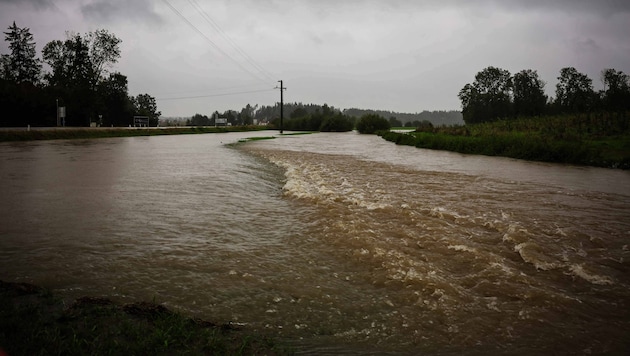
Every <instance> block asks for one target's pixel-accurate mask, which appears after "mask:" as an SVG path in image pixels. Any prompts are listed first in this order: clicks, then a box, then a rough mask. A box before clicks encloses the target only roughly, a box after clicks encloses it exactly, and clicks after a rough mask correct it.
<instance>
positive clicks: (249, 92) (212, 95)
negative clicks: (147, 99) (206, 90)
mask: <svg viewBox="0 0 630 356" xmlns="http://www.w3.org/2000/svg"><path fill="white" fill-rule="evenodd" d="M272 90H276V88H273V89H259V90H248V91H240V92H233V93H220V94H208V95H195V96H179V97H168V98H157V99H156V100H182V99H199V98H211V97H216V96H230V95H240V94H251V93H262V92H266V91H272Z"/></svg>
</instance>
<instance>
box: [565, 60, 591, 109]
mask: <svg viewBox="0 0 630 356" xmlns="http://www.w3.org/2000/svg"><path fill="white" fill-rule="evenodd" d="M558 80H559V82H558V84H556V105H557V107H558V108H559V109H560V110H561V111H564V112H587V111H590V110H591V109H592V108H593V107H594V104H595V92H594V91H593V81H592V80H591V79H590V78H589V77H588V76H587V75H586V74H583V73H580V72H578V71H577V70H576V69H575V68H573V67H566V68H562V69H561V70H560V76H559V77H558Z"/></svg>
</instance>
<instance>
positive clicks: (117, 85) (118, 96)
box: [97, 73, 135, 126]
mask: <svg viewBox="0 0 630 356" xmlns="http://www.w3.org/2000/svg"><path fill="white" fill-rule="evenodd" d="M97 94H98V95H97V96H98V99H99V101H98V108H97V113H98V117H99V124H100V125H102V126H128V125H130V124H131V123H132V121H131V118H132V117H133V115H134V110H135V108H134V106H133V103H132V101H131V99H130V98H129V94H128V89H127V77H126V76H124V75H122V74H120V73H110V75H109V77H107V78H105V79H103V80H102V81H101V82H100V83H99V84H98V87H97Z"/></svg>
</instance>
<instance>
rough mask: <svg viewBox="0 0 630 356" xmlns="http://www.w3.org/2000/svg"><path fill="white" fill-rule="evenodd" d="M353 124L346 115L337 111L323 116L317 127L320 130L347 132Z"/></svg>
mask: <svg viewBox="0 0 630 356" xmlns="http://www.w3.org/2000/svg"><path fill="white" fill-rule="evenodd" d="M353 126H354V124H353V122H352V120H351V119H350V118H349V117H347V116H346V115H344V114H342V113H340V112H337V113H335V114H332V115H329V116H327V117H325V118H324V119H323V121H322V123H321V125H320V127H319V131H322V132H347V131H352V128H353Z"/></svg>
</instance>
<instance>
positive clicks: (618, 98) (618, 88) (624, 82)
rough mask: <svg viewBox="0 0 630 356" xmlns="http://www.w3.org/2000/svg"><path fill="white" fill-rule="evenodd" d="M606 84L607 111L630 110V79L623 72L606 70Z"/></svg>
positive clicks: (604, 77)
mask: <svg viewBox="0 0 630 356" xmlns="http://www.w3.org/2000/svg"><path fill="white" fill-rule="evenodd" d="M601 75H602V82H603V83H604V92H603V98H602V99H603V101H604V105H605V107H606V108H607V109H610V110H628V109H630V77H629V76H628V75H627V74H625V73H624V72H622V71H617V70H615V69H611V68H608V69H604V70H603V71H602V74H601Z"/></svg>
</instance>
